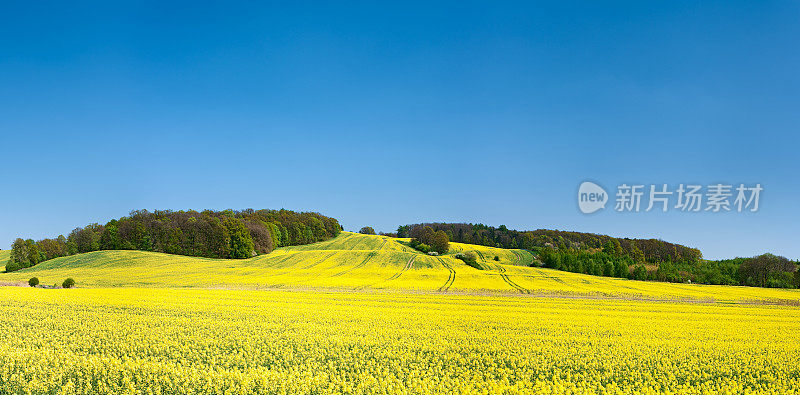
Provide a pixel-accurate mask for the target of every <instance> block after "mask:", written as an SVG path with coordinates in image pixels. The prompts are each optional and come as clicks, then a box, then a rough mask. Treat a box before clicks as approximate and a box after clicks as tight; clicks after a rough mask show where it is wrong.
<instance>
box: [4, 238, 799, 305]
mask: <svg viewBox="0 0 800 395" xmlns="http://www.w3.org/2000/svg"><path fill="white" fill-rule="evenodd" d="M405 241H406V239H395V238H389V237H384V236H374V235H371V236H370V235H361V234H357V233H350V232H343V233H342V234H341V235H339V236H338V237H336V238H334V239H331V240H328V241H324V242H320V243H316V244H310V245H304V246H295V247H286V248H280V249H277V250H275V251H273V252H272V253H270V254H267V255H261V256H258V257H255V258H251V259H245V260H227V259H211V258H195V257H186V256H178V255H168V254H161V253H153V252H142V251H98V252H91V253H87V254H81V255H74V256H69V257H62V258H57V259H53V260H51V261H46V262H43V263H41V264H39V265H37V266H35V267H32V268H28V269H24V270H20V271H18V272H14V273H3V274H0V282H5V283H11V282H23V281H27V280H28V279H29V278H30V277H34V276H35V277H38V278H39V279H40V281H41V283H42V284H55V283H60V282H61V281H63V279H64V278H66V277H73V278H75V280H76V281H77V282H78V285H79V286H92V287H108V286H111V287H119V286H124V287H131V286H148V287H163V286H166V287H220V288H297V287H300V288H306V287H314V288H317V287H322V288H336V289H349V290H365V289H368V290H401V289H402V290H416V291H426V292H437V291H438V292H448V291H449V292H489V293H496V292H500V293H522V294H543V293H544V294H563V295H587V294H589V295H597V296H615V297H616V296H622V297H637V298H657V299H681V298H685V299H693V300H764V299H775V300H792V301H800V292H798V291H792V290H776V289H760V288H747V287H722V286H706V285H695V284H671V283H654V282H640V281H632V280H625V279H619V278H610V277H595V276H589V275H584V274H576V273H569V272H562V271H557V270H551V269H544V268H535V267H528V265H529V264H530V263H531V262H533V260H534V258H533V256H532V255H531V254H530V253H529V252H527V251H524V250H506V249H500V248H492V247H485V246H476V245H470V244H461V243H451V252H450V253H448V254H447V255H444V256H439V257H436V256H429V255H425V254H421V253H418V252H416V251H415V250H413V249H411V248H410V247H408V246H406V245H405V244H404V242H405ZM469 250H473V251H476V253H477V254H478V257H479V259H480V261H481V263H482V264H483V265H484V266H486V267H490V268H491V270H477V269H474V268H472V267H470V266H467V265H465V264H464V263H463V262H462V261H461V260H458V259H456V258H454V257H453V254H455V253H457V252H464V251H469ZM495 256H497V257H498V258H499V261H495V260H494V257H495Z"/></svg>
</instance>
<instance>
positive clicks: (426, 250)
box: [414, 243, 431, 254]
mask: <svg viewBox="0 0 800 395" xmlns="http://www.w3.org/2000/svg"><path fill="white" fill-rule="evenodd" d="M414 248H416V249H417V251H420V252H424V253H426V254H427V253H429V252H431V246H429V245H427V244H425V243H419V244H417V246H416V247H414Z"/></svg>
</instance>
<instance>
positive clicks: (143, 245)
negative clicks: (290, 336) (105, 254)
mask: <svg viewBox="0 0 800 395" xmlns="http://www.w3.org/2000/svg"><path fill="white" fill-rule="evenodd" d="M341 230H342V227H341V225H339V222H338V221H337V220H336V219H334V218H330V217H326V216H324V215H322V214H319V213H314V212H295V211H290V210H283V209H282V210H253V209H246V210H224V211H213V210H204V211H201V212H198V211H193V210H189V211H171V210H156V211H153V212H149V211H147V210H136V211H132V212H131V213H130V215H128V216H127V217H122V218H120V219H112V220H111V221H108V222H107V223H106V224H105V225H101V224H97V223H94V224H89V225H87V226H85V227H82V228H80V227H79V228H75V229H74V230H73V231H72V232H70V233H69V235H68V236H67V237H64V235H59V236H58V237H56V238H53V239H43V240H39V241H33V240H32V239H27V240H23V239H21V238H18V239H16V240H15V241H14V243H13V244H12V246H11V257H10V259H9V261H8V263H7V264H6V271H7V272H11V271H15V270H19V269H22V268H26V267H31V266H33V265H36V264H38V263H40V262H43V261H46V260H49V259H53V258H58V257H62V256H68V255H74V254H79V253H85V252H91V251H99V250H141V251H155V252H164V253H168V254H179V255H188V256H202V257H208V258H229V259H241V258H249V257H252V256H255V255H258V254H266V253H269V252H270V251H272V250H274V249H275V248H278V247H282V246H290V245H301V244H309V243H315V242H318V241H323V240H327V239H329V238H332V237H335V236H336V235H338V234H339V232H340V231H341Z"/></svg>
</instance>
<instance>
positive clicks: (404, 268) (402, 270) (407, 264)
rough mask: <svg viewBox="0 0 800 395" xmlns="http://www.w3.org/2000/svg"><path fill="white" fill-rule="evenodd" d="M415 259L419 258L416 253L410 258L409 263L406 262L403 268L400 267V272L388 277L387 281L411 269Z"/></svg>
mask: <svg viewBox="0 0 800 395" xmlns="http://www.w3.org/2000/svg"><path fill="white" fill-rule="evenodd" d="M415 259H417V256H416V255H414V256H412V257H411V259H409V260H408V263H406V265H405V266H404V267H403V268H402V269H400V271H399V272H397V273H395V274H394V275H392V277H389V278H387V279H386V281H392V280H394V279H396V278H398V277H400V276H401V275H402V274H403V273H405V271H406V270H408V269H411V265H412V264H414V260H415Z"/></svg>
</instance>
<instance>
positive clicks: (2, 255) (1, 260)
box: [0, 250, 11, 270]
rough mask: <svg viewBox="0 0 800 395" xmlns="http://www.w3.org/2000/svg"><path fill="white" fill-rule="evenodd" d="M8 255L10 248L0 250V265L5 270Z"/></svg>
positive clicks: (9, 254)
mask: <svg viewBox="0 0 800 395" xmlns="http://www.w3.org/2000/svg"><path fill="white" fill-rule="evenodd" d="M9 256H11V250H0V267H2V269H3V270H6V262H8V257H9Z"/></svg>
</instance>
